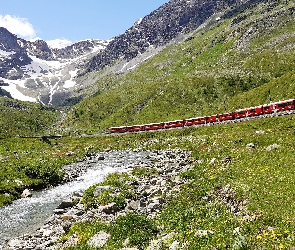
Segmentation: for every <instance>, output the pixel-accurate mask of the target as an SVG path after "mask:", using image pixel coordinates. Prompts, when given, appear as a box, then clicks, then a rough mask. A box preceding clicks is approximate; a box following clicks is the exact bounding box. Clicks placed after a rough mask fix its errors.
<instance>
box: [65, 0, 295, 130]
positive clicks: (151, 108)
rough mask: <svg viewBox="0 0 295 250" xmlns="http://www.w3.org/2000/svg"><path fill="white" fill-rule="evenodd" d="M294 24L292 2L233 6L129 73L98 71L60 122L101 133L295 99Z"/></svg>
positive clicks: (265, 2) (248, 2)
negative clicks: (83, 95)
mask: <svg viewBox="0 0 295 250" xmlns="http://www.w3.org/2000/svg"><path fill="white" fill-rule="evenodd" d="M195 2H196V1H194V3H195ZM198 2H201V1H198ZM169 3H173V1H170V2H169ZM206 3H207V2H206ZM219 3H221V1H219ZM164 6H165V5H164ZM168 6H169V5H168ZM166 8H167V5H166ZM209 9H210V7H209ZM294 27H295V4H294V2H292V1H243V2H241V4H240V5H238V4H237V5H232V6H231V7H230V8H227V9H226V10H225V11H224V12H222V13H221V12H219V13H217V14H213V15H212V16H211V18H208V19H207V20H206V21H205V22H204V23H203V24H202V25H200V26H198V27H197V28H195V29H194V30H192V31H191V32H189V33H187V34H183V38H182V39H179V40H177V42H174V43H173V42H171V43H169V44H168V45H167V46H166V47H165V48H163V49H162V50H161V51H159V52H158V53H157V54H156V55H154V56H153V57H150V58H148V59H147V60H145V61H144V62H142V63H141V64H139V65H138V66H137V67H136V68H134V69H133V70H132V71H129V72H127V71H126V72H123V71H120V70H119V71H117V72H111V71H108V74H102V73H101V74H100V75H101V78H100V79H98V80H97V82H96V83H94V84H93V85H92V86H91V89H90V88H88V89H87V91H88V92H86V91H85V93H86V94H85V96H88V97H87V98H85V99H83V100H82V101H81V102H79V103H78V104H76V105H74V106H72V107H71V108H70V109H69V111H68V113H67V117H66V119H65V120H64V122H63V126H64V127H65V128H67V129H68V128H69V127H71V128H72V130H76V131H77V130H78V131H79V130H80V132H82V133H95V132H97V131H98V130H99V131H101V132H105V131H108V128H109V127H112V126H124V125H133V124H147V123H152V122H161V121H167V120H178V119H186V118H190V117H197V116H206V115H211V114H216V113H223V112H228V111H235V110H237V109H240V108H243V107H251V106H256V105H260V104H264V103H269V102H271V101H280V100H285V99H291V98H294V93H295V74H294V72H295V50H294V44H295V42H294V41H295V28H294ZM114 41H116V38H114V40H113V41H112V42H110V44H109V45H108V46H107V48H106V49H105V50H104V51H103V52H101V53H100V54H98V56H99V55H101V54H105V53H106V51H108V49H109V47H110V46H111V45H112V44H114ZM95 58H97V57H95ZM93 60H94V58H93ZM132 60H133V59H132ZM132 60H131V61H132ZM131 61H130V62H131ZM121 66H124V64H121ZM97 67H99V64H98V65H97ZM111 67H113V66H108V67H107V68H111ZM100 72H106V70H103V71H100Z"/></svg>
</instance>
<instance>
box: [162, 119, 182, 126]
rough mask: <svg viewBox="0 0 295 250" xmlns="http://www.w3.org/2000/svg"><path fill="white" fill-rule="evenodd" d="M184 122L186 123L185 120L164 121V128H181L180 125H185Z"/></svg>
mask: <svg viewBox="0 0 295 250" xmlns="http://www.w3.org/2000/svg"><path fill="white" fill-rule="evenodd" d="M184 124H185V120H176V121H169V122H164V127H163V128H180V127H183V126H184Z"/></svg>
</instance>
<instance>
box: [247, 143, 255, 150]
mask: <svg viewBox="0 0 295 250" xmlns="http://www.w3.org/2000/svg"><path fill="white" fill-rule="evenodd" d="M246 147H247V148H252V149H254V148H255V144H254V143H252V142H251V143H248V144H247V145H246Z"/></svg>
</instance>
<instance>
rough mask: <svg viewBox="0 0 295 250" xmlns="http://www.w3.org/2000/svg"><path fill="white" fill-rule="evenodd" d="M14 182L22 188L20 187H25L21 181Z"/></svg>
mask: <svg viewBox="0 0 295 250" xmlns="http://www.w3.org/2000/svg"><path fill="white" fill-rule="evenodd" d="M14 182H15V183H16V184H17V185H18V186H19V187H20V186H23V185H24V183H23V182H22V181H20V180H14Z"/></svg>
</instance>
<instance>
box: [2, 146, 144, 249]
mask: <svg viewBox="0 0 295 250" xmlns="http://www.w3.org/2000/svg"><path fill="white" fill-rule="evenodd" d="M147 155H148V153H147V152H133V151H119V152H108V153H103V156H104V158H105V159H104V160H99V161H97V162H95V163H92V164H90V167H89V169H88V171H87V172H86V173H85V174H84V175H82V176H81V177H79V178H78V179H77V180H76V181H73V182H70V183H66V184H64V185H60V186H57V187H54V188H51V189H47V190H44V191H41V192H36V193H34V194H33V197H31V198H25V199H19V200H17V201H15V202H14V203H13V204H12V205H10V206H6V207H3V208H0V245H1V244H4V243H5V241H7V240H8V239H11V238H15V237H18V236H21V235H24V234H28V233H32V232H34V231H35V230H37V229H38V228H40V227H41V226H42V225H43V224H44V222H45V221H46V219H47V218H48V217H49V216H50V215H51V214H52V213H53V210H54V209H55V208H56V207H57V206H58V205H59V204H60V203H61V201H63V200H65V199H66V198H68V197H70V196H71V194H73V193H75V192H81V191H84V190H85V189H86V188H88V187H90V186H91V185H94V184H96V183H99V182H101V181H102V180H103V179H104V178H105V177H106V175H107V174H109V173H113V172H123V171H126V170H127V169H128V168H130V167H132V166H134V164H138V163H139V162H142V161H148V157H146V156H147ZM87 165H89V164H87Z"/></svg>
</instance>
